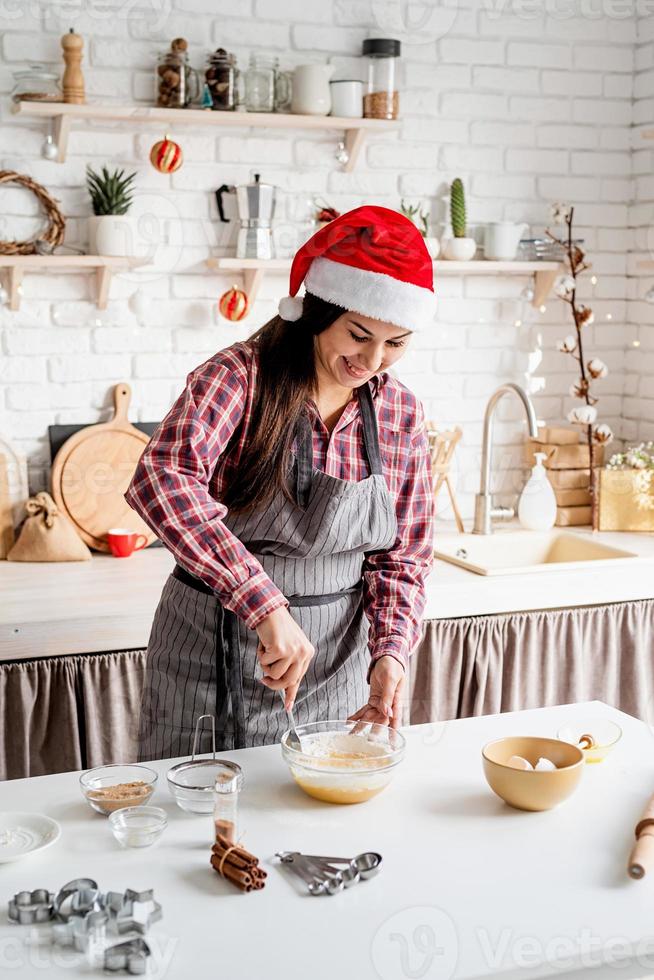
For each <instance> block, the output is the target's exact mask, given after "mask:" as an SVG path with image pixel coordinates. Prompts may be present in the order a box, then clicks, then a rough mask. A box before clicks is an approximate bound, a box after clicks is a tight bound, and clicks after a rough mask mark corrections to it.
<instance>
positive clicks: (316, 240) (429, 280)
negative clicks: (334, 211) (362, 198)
mask: <svg viewBox="0 0 654 980" xmlns="http://www.w3.org/2000/svg"><path fill="white" fill-rule="evenodd" d="M303 282H304V285H305V288H306V290H307V292H310V293H313V294H314V296H319V297H320V298H321V299H324V300H327V301H328V302H330V303H336V304H337V305H338V306H342V307H343V308H344V309H346V310H350V311H351V312H353V313H361V314H363V316H369V317H372V318H373V319H375V320H384V321H386V322H387V323H393V324H395V325H396V326H398V327H402V328H403V329H405V330H412V331H418V330H420V329H424V328H425V327H427V326H429V324H430V323H431V322H432V319H433V316H434V311H435V299H434V266H433V263H432V260H431V257H430V255H429V252H428V251H427V248H426V246H425V243H424V240H423V237H422V235H421V234H420V232H419V231H418V229H417V228H416V226H415V225H414V224H413V222H412V221H409V219H408V218H406V217H405V216H404V215H403V214H400V213H399V212H398V211H391V210H390V209H389V208H380V207H377V206H375V205H365V206H364V207H361V208H355V209H354V211H348V212H347V213H346V214H342V215H341V216H340V218H335V219H334V221H330V222H329V224H327V225H325V226H324V228H321V229H320V231H317V232H316V234H315V235H313V236H312V237H311V238H310V239H309V241H308V242H305V244H304V245H303V246H302V247H301V248H300V249H298V251H297V253H296V255H295V258H294V259H293V264H292V266H291V279H290V296H285V297H284V298H283V299H281V300H280V301H279V315H280V316H281V317H283V319H284V320H299V318H300V317H301V316H302V297H300V296H297V292H298V290H299V288H300V286H301V285H302V283H303Z"/></svg>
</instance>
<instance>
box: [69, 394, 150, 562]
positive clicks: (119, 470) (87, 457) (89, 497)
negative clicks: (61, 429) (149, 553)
mask: <svg viewBox="0 0 654 980" xmlns="http://www.w3.org/2000/svg"><path fill="white" fill-rule="evenodd" d="M130 398H131V389H130V387H129V385H128V384H126V383H124V382H122V383H121V384H117V385H116V386H115V388H114V406H115V415H114V418H113V419H112V420H111V421H110V422H103V423H101V424H100V425H89V426H86V428H84V429H80V431H79V432H76V433H75V435H74V436H71V437H70V439H68V440H67V441H66V442H65V443H64V444H63V446H62V447H61V449H60V450H59V452H58V453H57V455H56V456H55V458H54V462H53V464H52V496H53V497H54V499H55V501H56V503H57V506H58V507H61V509H62V511H63V512H64V513H65V514H66V516H67V517H68V518H69V519H70V520H71V521H72V523H73V524H74V526H75V529H76V531H77V533H78V534H79V536H80V537H81V538H82V540H83V541H85V542H86V544H87V545H88V546H89V547H90V548H94V549H95V550H96V551H106V552H108V551H109V550H110V548H109V545H108V543H107V539H106V534H107V531H108V530H109V528H111V527H128V528H130V529H131V530H134V531H136V532H138V533H139V534H144V535H145V536H146V538H147V541H148V544H151V543H152V542H153V541H154V540H155V539H156V534H154V532H153V531H151V530H150V528H149V527H148V526H147V524H145V523H144V521H142V520H141V518H140V517H139V516H138V514H136V513H135V511H133V510H132V508H131V507H130V506H129V504H128V503H127V501H126V500H125V498H124V496H123V494H124V493H125V491H126V490H127V487H128V486H129V484H130V481H131V479H132V476H133V475H134V470H135V469H136V464H137V463H138V461H139V459H140V457H141V454H142V453H143V449H144V448H145V446H146V445H147V444H148V442H149V437H148V436H147V435H146V434H145V432H141V431H140V430H139V429H137V428H136V427H135V426H133V425H132V424H131V423H130V422H129V421H128V419H127V412H128V409H129V402H130Z"/></svg>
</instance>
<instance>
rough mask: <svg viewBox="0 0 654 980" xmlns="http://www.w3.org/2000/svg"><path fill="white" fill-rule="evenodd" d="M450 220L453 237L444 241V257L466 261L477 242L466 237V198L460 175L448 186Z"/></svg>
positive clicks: (474, 250)
mask: <svg viewBox="0 0 654 980" xmlns="http://www.w3.org/2000/svg"><path fill="white" fill-rule="evenodd" d="M450 220H451V223H452V236H453V237H452V238H448V240H447V241H446V243H445V252H444V255H445V258H446V259H452V260H453V261H455V262H467V261H468V260H469V259H471V258H473V257H474V254H475V252H476V251H477V243H476V241H475V240H474V238H467V237H466V199H465V193H464V191H463V181H462V180H461V178H460V177H456V178H455V179H454V180H453V181H452V184H451V186H450Z"/></svg>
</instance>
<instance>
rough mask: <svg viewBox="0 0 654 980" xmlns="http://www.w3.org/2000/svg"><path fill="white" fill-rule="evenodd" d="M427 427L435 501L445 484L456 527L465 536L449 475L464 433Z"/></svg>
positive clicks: (432, 423)
mask: <svg viewBox="0 0 654 980" xmlns="http://www.w3.org/2000/svg"><path fill="white" fill-rule="evenodd" d="M425 425H426V428H427V437H428V439H429V455H430V457H431V475H432V481H433V482H432V486H433V490H434V499H436V497H437V496H438V493H439V491H440V489H441V487H442V486H443V484H445V486H446V487H447V492H448V494H449V496H450V501H451V503H452V510H453V511H454V519H455V521H456V526H457V528H458V530H459V533H460V534H463V521H462V520H461V514H460V512H459V507H458V505H457V502H456V497H455V495H454V489H453V487H452V484H451V482H450V475H449V471H450V466H451V465H452V457H453V456H454V450H455V449H456V446H457V443H458V441H459V439H460V438H461V436H462V435H463V432H462V431H461V429H460V428H459V427H458V426H457V427H456V428H455V429H452V430H451V431H450V432H439V431H438V429H437V428H436V424H435V423H434V422H426V423H425Z"/></svg>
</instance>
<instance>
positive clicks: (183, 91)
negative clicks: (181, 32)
mask: <svg viewBox="0 0 654 980" xmlns="http://www.w3.org/2000/svg"><path fill="white" fill-rule="evenodd" d="M199 92H200V80H199V78H198V73H197V72H196V71H195V70H194V69H193V68H191V66H190V65H189V63H188V42H187V41H186V39H185V38H183V37H177V38H175V40H174V41H171V44H170V50H169V51H165V52H164V53H163V54H160V55H159V57H158V59H157V70H156V73H155V99H156V103H157V105H158V106H161V108H164V109H184V108H185V107H186V106H188V105H190V103H191V102H193V101H194V99H197V98H198V95H199Z"/></svg>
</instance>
